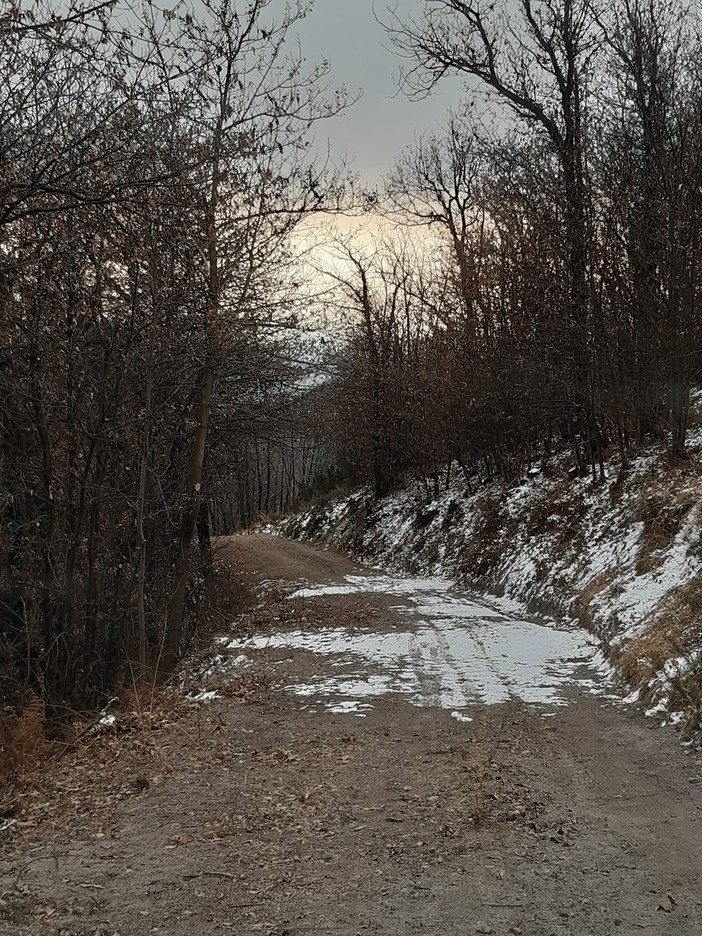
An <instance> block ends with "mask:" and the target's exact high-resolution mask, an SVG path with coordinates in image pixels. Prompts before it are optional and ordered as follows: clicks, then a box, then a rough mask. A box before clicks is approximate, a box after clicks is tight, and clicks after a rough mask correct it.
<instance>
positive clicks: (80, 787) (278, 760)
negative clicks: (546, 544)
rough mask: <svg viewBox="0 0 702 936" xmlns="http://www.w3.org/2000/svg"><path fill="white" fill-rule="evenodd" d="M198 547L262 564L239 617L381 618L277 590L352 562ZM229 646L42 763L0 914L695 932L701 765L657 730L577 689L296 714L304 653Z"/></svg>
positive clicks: (91, 923)
mask: <svg viewBox="0 0 702 936" xmlns="http://www.w3.org/2000/svg"><path fill="white" fill-rule="evenodd" d="M218 562H219V563H220V574H227V575H232V576H234V575H240V574H241V573H242V571H243V572H244V573H245V575H246V576H248V577H250V578H251V579H252V580H255V581H259V582H265V583H267V584H266V594H267V597H266V599H265V601H264V603H263V604H262V606H261V607H259V608H257V609H256V610H255V611H253V612H252V613H251V614H249V615H247V616H246V618H245V619H244V620H243V621H240V622H238V624H237V627H238V629H239V633H263V632H274V631H276V632H280V631H285V630H286V629H292V628H296V627H299V625H300V620H301V618H303V617H304V619H305V627H306V628H314V627H320V628H323V627H327V626H329V624H330V622H333V623H334V624H335V625H343V626H344V627H347V628H349V629H352V630H353V629H357V630H358V631H363V630H364V629H368V628H373V629H376V630H377V629H378V628H388V629H392V628H394V627H397V626H400V621H399V618H398V612H397V611H395V610H393V608H392V607H390V603H389V602H388V599H387V597H385V596H383V595H374V594H367V595H363V594H340V595H321V596H318V597H312V598H306V599H295V600H288V599H287V598H286V597H285V593H286V591H291V590H292V584H291V583H293V582H298V581H299V580H305V581H309V582H329V581H340V580H341V578H342V577H343V576H344V575H346V574H348V573H350V572H353V570H354V567H353V565H352V564H351V563H350V562H348V560H346V559H343V558H342V557H339V556H335V555H333V554H330V553H328V552H321V551H319V550H317V549H314V548H313V547H310V546H308V545H304V544H299V543H291V542H288V541H285V540H280V539H277V538H273V537H265V536H246V537H231V538H228V539H226V540H222V541H220V543H219V545H218ZM223 570H224V571H223ZM395 603H396V602H395ZM402 626H404V622H403V623H402ZM253 657H254V663H253V665H252V666H249V667H247V668H245V669H240V668H239V667H238V666H236V665H234V666H232V667H231V668H229V669H228V670H227V671H226V674H225V675H224V676H221V675H217V674H216V673H215V674H214V675H209V676H207V677H205V678H206V679H207V680H209V681H208V682H207V686H206V687H210V688H213V687H214V688H217V689H219V691H220V693H221V695H222V697H221V698H220V699H219V700H217V701H215V702H209V703H204V702H203V703H196V704H190V705H187V706H180V707H179V708H178V710H177V712H174V713H172V714H171V715H170V716H168V717H166V716H165V715H164V716H163V717H162V718H161V719H160V721H159V720H157V721H156V722H155V723H154V724H152V725H151V728H150V735H149V738H148V739H143V743H142V741H140V740H139V738H137V741H136V742H135V741H134V739H133V738H132V740H131V742H130V743H131V747H132V753H131V754H130V757H129V758H127V757H126V755H125V756H123V755H122V753H121V751H122V748H121V747H120V745H121V744H122V743H123V742H122V740H121V739H120V736H116V737H111V738H109V739H105V740H104V741H101V740H100V739H96V740H95V741H93V742H92V743H91V745H89V746H88V748H87V750H83V751H78V752H77V753H76V755H75V756H72V757H70V758H66V759H64V762H63V763H62V766H61V769H60V771H57V772H56V775H55V776H54V777H53V779H52V781H51V784H50V785H49V786H48V787H46V789H51V790H52V791H53V796H54V805H53V807H52V808H48V807H47V809H46V811H45V813H44V814H43V819H42V821H40V822H39V824H38V825H34V826H32V827H31V828H30V827H29V825H28V826H27V828H23V827H22V826H21V824H20V826H19V827H18V828H17V829H16V832H15V839H14V840H12V839H9V838H7V837H6V838H5V839H4V840H3V844H2V845H0V933H2V934H5V933H7V934H17V936H21V934H28V936H29V934H32V936H39V934H55V936H62V934H63V936H98V934H99V936H108V934H109V936H112V934H120V936H141V934H150V933H163V934H173V936H180V934H205V936H209V934H220V933H237V934H240V936H248V934H252V936H253V934H267V936H284V934H289V936H298V934H299V936H302V934H306V936H361V934H386V936H409V934H431V936H458V934H460V936H467V934H495V936H498V934H499V936H507V934H514V936H518V934H523V936H566V934H568V936H600V934H621V936H633V934H641V933H649V934H652V936H657V934H660V936H668V934H670V936H673V934H675V936H700V933H702V882H701V874H702V767H701V765H700V763H699V760H698V759H696V758H695V756H693V755H690V754H687V753H686V752H685V751H684V750H683V749H682V748H681V747H680V745H679V743H678V738H677V736H676V735H675V733H674V732H672V731H668V730H660V729H657V728H653V727H652V726H651V723H650V722H648V721H646V720H645V719H644V718H643V717H642V716H641V715H639V714H638V713H636V712H634V711H632V710H631V709H627V708H625V707H623V706H622V705H620V704H615V703H613V702H611V701H606V700H605V701H603V700H602V699H596V698H593V697H591V696H589V695H585V694H582V695H579V696H578V697H577V698H574V699H573V704H571V705H569V706H567V707H563V708H559V709H558V710H557V712H556V714H555V715H554V716H553V717H549V718H543V717H542V714H543V713H542V712H541V710H540V709H539V707H538V706H536V707H535V706H529V705H526V704H523V703H518V702H510V703H507V704H499V705H490V706H487V705H475V706H474V707H473V709H472V710H471V717H472V718H473V721H472V722H470V723H466V722H463V723H461V722H458V721H456V720H455V719H454V718H452V717H451V714H450V712H449V711H444V710H441V709H438V708H433V707H428V706H427V707H415V706H412V705H410V704H409V703H408V702H407V701H405V700H404V699H402V698H401V697H399V696H395V695H389V696H379V697H377V698H374V699H373V707H372V709H368V710H367V711H365V713H364V714H365V717H363V718H358V717H353V716H349V715H343V714H334V713H330V712H328V711H324V710H319V709H317V710H314V711H310V710H309V708H307V707H306V700H305V698H304V697H300V696H297V695H295V694H294V693H291V692H288V691H284V689H285V687H290V686H291V685H294V684H295V683H296V682H299V681H300V680H301V679H304V678H308V677H309V676H310V675H320V673H319V670H320V667H324V666H326V665H329V664H328V663H326V662H325V661H324V659H323V658H320V657H319V656H317V655H315V654H312V653H309V652H306V651H304V650H299V649H298V650H290V649H281V648H278V649H274V648H259V649H257V650H256V651H255V653H254V654H253ZM208 666H209V664H208V658H207V657H205V656H203V657H202V658H201V659H200V660H199V661H196V663H195V669H196V670H197V671H199V672H206V671H208ZM198 667H199V670H198ZM281 687H282V688H281ZM130 737H131V736H129V735H125V736H124V745H127V743H128V741H129V739H130ZM139 744H142V747H143V751H141V753H139V751H140V750H141V749H140V748H139ZM135 745H136V750H137V753H136V754H135V753H134V749H135ZM135 758H136V759H135ZM91 784H92V788H93V791H94V790H96V789H100V790H105V791H107V792H106V793H105V795H104V796H98V797H91V795H90V786H91ZM81 803H82V804H83V805H84V808H83V809H81Z"/></svg>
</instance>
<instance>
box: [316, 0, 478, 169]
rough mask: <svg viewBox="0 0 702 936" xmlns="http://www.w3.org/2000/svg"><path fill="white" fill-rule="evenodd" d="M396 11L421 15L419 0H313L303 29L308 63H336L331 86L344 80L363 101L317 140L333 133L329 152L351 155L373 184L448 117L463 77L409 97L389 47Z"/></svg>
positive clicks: (325, 128)
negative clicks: (388, 25)
mask: <svg viewBox="0 0 702 936" xmlns="http://www.w3.org/2000/svg"><path fill="white" fill-rule="evenodd" d="M389 3H392V4H393V6H394V7H396V8H397V11H398V13H404V12H405V11H408V12H413V13H414V14H415V16H416V17H419V16H420V15H421V9H422V7H423V6H424V4H423V2H422V0H375V3H374V2H373V0H314V8H313V9H312V12H311V13H310V14H309V16H308V17H307V19H306V20H304V21H303V22H302V23H301V24H300V25H299V28H298V32H299V36H300V41H301V43H302V51H303V54H304V55H305V56H306V57H307V59H308V60H309V61H310V62H311V61H318V60H320V59H322V58H327V59H329V60H330V61H331V65H332V74H331V84H332V85H342V84H344V85H346V87H347V88H348V90H349V91H350V92H351V93H353V92H354V91H356V90H358V89H363V97H362V99H361V100H360V101H359V102H358V103H357V104H355V105H354V106H353V107H352V108H351V109H350V110H349V111H347V112H346V113H345V114H343V115H341V116H340V117H339V118H337V119H335V120H333V121H329V122H326V123H324V124H323V125H322V126H321V127H320V128H319V129H318V131H317V140H318V143H319V144H322V145H323V144H324V143H325V141H326V138H327V137H328V138H329V140H330V141H331V145H332V154H333V156H334V157H335V158H336V159H338V158H340V157H342V156H343V155H344V153H347V154H348V156H349V158H350V159H353V167H354V169H355V170H356V171H357V172H358V173H359V175H360V177H361V181H362V182H363V183H364V184H366V185H368V186H373V185H376V184H377V183H378V182H379V180H380V176H381V175H382V174H384V173H385V172H386V171H387V170H388V169H389V168H390V165H391V164H392V162H393V160H394V158H395V157H396V156H397V155H398V154H399V153H400V152H401V150H402V149H403V147H405V146H407V145H409V144H411V143H412V142H413V140H414V138H415V136H418V135H420V134H422V133H424V132H426V131H427V130H431V129H437V128H438V127H439V126H440V125H441V124H442V123H444V122H445V119H446V116H447V113H448V110H449V108H450V107H455V106H456V105H457V104H458V103H459V101H460V100H461V98H462V96H463V87H462V83H461V81H460V79H456V78H447V79H445V81H444V83H443V84H442V85H441V88H440V89H439V90H438V91H437V92H435V93H434V94H433V95H432V96H431V97H430V98H429V99H427V100H424V101H419V102H413V101H409V100H408V99H407V98H406V97H405V96H404V95H403V94H402V92H400V91H399V90H398V87H397V82H396V80H395V78H396V75H397V72H398V69H399V67H400V64H401V60H400V59H399V57H398V56H397V55H394V54H393V52H392V51H391V49H390V40H389V39H388V37H387V35H386V33H385V30H384V29H383V28H382V26H381V25H380V24H379V23H378V22H376V19H375V17H374V15H373V8H374V6H375V11H376V13H377V16H378V18H379V19H381V20H384V21H386V22H387V21H388V19H389V16H388V5H389Z"/></svg>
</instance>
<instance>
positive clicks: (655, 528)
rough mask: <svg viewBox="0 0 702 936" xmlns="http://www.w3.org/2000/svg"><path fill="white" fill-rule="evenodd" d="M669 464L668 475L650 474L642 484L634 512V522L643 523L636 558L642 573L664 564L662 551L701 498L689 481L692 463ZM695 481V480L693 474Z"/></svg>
mask: <svg viewBox="0 0 702 936" xmlns="http://www.w3.org/2000/svg"><path fill="white" fill-rule="evenodd" d="M666 467H667V471H666V474H665V477H663V478H661V477H651V478H649V479H647V481H646V483H645V484H643V485H642V487H641V491H640V494H639V497H638V500H637V502H636V504H635V505H634V509H633V511H632V521H633V522H634V523H643V533H642V535H641V547H640V550H639V554H638V556H637V559H636V572H637V573H638V574H639V575H644V574H646V573H647V572H651V571H652V570H653V569H655V568H657V567H658V566H659V565H660V564H661V562H662V561H663V556H662V553H663V552H664V551H665V550H666V549H668V548H669V547H670V545H671V543H672V542H673V540H674V539H675V537H676V536H677V535H678V533H679V532H680V528H681V527H682V525H683V523H684V521H685V518H686V517H687V515H688V514H689V512H690V510H692V508H693V507H694V506H695V505H696V504H697V503H698V501H699V485H698V484H697V483H692V484H691V483H690V481H691V472H692V467H691V465H690V464H687V463H683V464H682V465H681V464H680V463H679V462H671V463H668V464H667V466H666ZM692 480H695V476H694V475H693V479H692Z"/></svg>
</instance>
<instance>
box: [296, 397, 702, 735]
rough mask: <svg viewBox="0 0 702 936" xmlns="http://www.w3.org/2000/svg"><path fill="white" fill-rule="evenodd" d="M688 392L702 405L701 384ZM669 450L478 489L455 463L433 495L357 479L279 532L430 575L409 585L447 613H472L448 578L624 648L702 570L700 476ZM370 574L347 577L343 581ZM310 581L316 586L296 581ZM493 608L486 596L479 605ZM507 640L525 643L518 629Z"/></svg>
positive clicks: (663, 708)
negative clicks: (577, 472)
mask: <svg viewBox="0 0 702 936" xmlns="http://www.w3.org/2000/svg"><path fill="white" fill-rule="evenodd" d="M693 405H694V406H697V407H698V409H700V410H702V391H700V392H699V393H697V394H693ZM701 447H702V420H700V425H699V426H695V427H694V428H693V429H692V430H691V431H690V434H689V448H690V450H691V451H692V452H693V453H698V452H699V450H700V448H701ZM662 454H663V453H662V450H656V449H649V450H645V451H644V453H643V454H640V455H639V456H636V457H632V459H631V461H630V463H629V465H628V466H627V468H626V472H625V474H624V477H623V479H620V478H619V477H618V474H619V467H618V466H617V465H615V464H613V465H610V466H608V475H609V476H608V478H607V480H606V481H604V482H602V483H598V484H593V483H592V481H591V480H590V479H588V478H584V479H583V478H576V479H574V480H568V478H567V470H566V468H567V465H566V463H565V461H562V462H561V463H559V462H558V461H552V462H551V464H550V465H549V466H546V465H540V466H538V467H535V468H534V469H532V470H531V471H529V472H527V474H528V475H529V476H528V478H527V477H525V478H524V479H523V480H522V481H521V482H520V483H516V484H514V483H513V484H511V485H510V484H506V483H501V482H496V483H494V484H493V485H492V486H488V487H483V488H480V489H479V490H477V491H475V492H474V493H471V494H469V493H468V492H467V490H466V485H465V482H464V480H463V479H462V478H461V477H460V476H459V472H457V471H454V472H453V478H452V481H451V483H450V485H449V487H448V490H442V491H441V492H440V493H439V494H438V496H436V497H433V498H432V499H427V496H426V492H425V490H424V487H423V485H421V484H420V483H419V482H417V483H413V484H410V485H409V486H408V487H406V488H405V489H404V490H401V491H399V492H397V493H396V494H392V495H390V496H388V497H386V498H385V499H384V500H382V501H381V502H379V503H378V504H375V503H374V502H373V500H372V497H371V494H370V492H369V491H368V490H360V491H356V492H355V493H354V494H352V495H351V496H349V497H347V498H345V499H343V500H339V501H337V502H334V503H331V504H329V505H327V506H326V507H323V508H320V507H317V508H312V509H311V510H310V511H307V512H306V513H303V514H300V515H298V516H297V517H292V518H290V519H289V520H287V521H284V522H283V524H282V525H281V527H280V528H279V529H278V532H280V533H282V534H284V535H290V536H293V537H299V538H309V539H312V540H313V541H316V542H321V543H322V544H324V545H328V546H330V547H332V548H338V549H342V550H345V551H349V546H350V544H354V545H353V551H355V554H356V556H357V558H360V559H361V560H362V561H368V562H372V563H373V564H377V565H380V566H382V567H384V568H386V569H388V570H389V571H390V572H391V573H400V574H405V573H407V572H410V573H411V574H412V575H414V576H416V577H417V579H418V580H419V579H421V580H423V581H424V583H425V584H424V585H418V584H417V582H415V583H414V585H413V586H412V587H415V586H417V587H419V590H420V591H423V592H424V593H423V595H422V600H423V602H424V604H425V607H426V609H427V613H432V614H435V615H436V617H437V618H439V619H442V620H446V619H448V618H450V617H453V618H459V617H461V615H462V614H463V616H464V617H465V616H468V617H470V615H471V613H472V612H471V611H470V609H469V608H468V607H467V605H466V604H465V599H463V602H464V603H463V604H462V605H461V607H463V608H464V609H465V612H463V611H461V610H460V608H459V607H456V603H455V602H454V601H453V600H452V598H451V595H450V588H449V585H448V584H447V583H448V582H453V583H459V584H461V585H464V586H467V587H468V588H470V589H472V590H473V591H475V592H479V593H480V594H481V597H482V596H485V600H486V601H488V602H489V604H490V605H491V606H492V607H493V608H497V609H499V611H500V612H502V613H503V614H506V615H509V616H510V617H513V618H519V619H523V618H527V617H533V616H534V615H537V616H538V617H539V619H543V620H544V621H553V620H554V619H555V620H558V621H560V622H561V623H563V624H568V625H571V626H572V625H576V624H579V625H583V624H584V625H586V626H587V627H588V628H589V630H590V631H591V632H592V633H593V634H594V635H595V636H596V637H597V638H598V640H599V642H600V643H601V644H602V645H603V646H604V647H606V648H610V647H611V648H615V647H616V648H618V649H620V650H621V649H626V648H627V647H628V646H629V645H631V642H632V641H634V640H636V639H638V638H640V637H642V636H643V635H645V634H646V632H647V631H648V629H649V627H650V626H651V625H652V624H653V623H655V622H659V621H660V622H663V624H664V625H665V621H666V616H667V614H668V608H669V604H670V602H671V600H672V599H673V598H674V597H675V596H676V595H677V594H678V592H679V590H680V588H681V587H683V586H686V585H688V584H689V583H694V582H695V581H696V580H699V578H700V576H702V498H701V497H700V493H702V484H700V482H699V481H698V480H697V472H696V469H695V467H694V465H695V463H694V461H693V462H691V463H688V466H687V467H686V465H681V466H678V467H677V468H676V467H672V468H671V467H670V466H669V465H668V466H666V463H665V460H664V458H663V457H662ZM694 457H696V455H695V456H694ZM690 466H692V467H690ZM491 516H492V521H491ZM668 520H669V521H670V523H669V527H670V531H671V532H670V533H669V534H666V535H665V536H664V537H663V538H662V539H661V541H660V545H657V541H656V539H655V537H652V536H651V529H650V527H655V526H656V524H657V523H658V522H659V521H668ZM647 524H648V525H649V526H648V527H647ZM664 525H665V524H664ZM401 581H402V580H400V579H398V578H393V575H392V574H391V575H387V576H384V577H381V580H377V581H376V584H375V587H377V588H379V589H381V590H384V591H386V592H388V593H390V594H391V595H397V597H398V598H399V599H403V600H406V599H407V597H408V595H407V593H406V592H405V591H404V586H403V585H402V584H401ZM366 584H367V583H364V582H362V581H358V582H356V583H353V582H347V583H345V584H344V585H342V586H338V591H337V592H336V593H338V594H343V593H350V592H351V591H353V590H354V589H355V588H359V589H363V588H365V587H366ZM315 593H318V590H317V589H315V587H314V586H311V587H309V588H305V589H302V590H299V591H298V593H297V594H298V595H299V596H300V597H303V596H305V595H313V594H315ZM459 604H461V603H460V602H459ZM432 606H433V607H432ZM496 613H497V612H495V611H487V610H486V609H483V612H482V617H483V618H485V615H486V614H493V615H494V614H496ZM532 636H533V634H532ZM495 639H496V640H497V638H495ZM530 639H531V638H530ZM583 639H586V638H584V637H583ZM510 640H511V641H513V642H514V645H515V646H523V644H524V641H522V642H521V644H520V640H521V637H520V631H519V628H517V629H516V630H513V632H512V637H511V638H510ZM497 642H498V643H499V640H498V641H497ZM537 644H538V641H537ZM700 659H702V646H699V647H697V648H696V649H695V648H694V647H693V648H692V650H690V649H689V648H688V647H686V649H685V657H684V658H682V657H681V658H680V659H678V660H673V661H671V662H670V665H665V666H664V667H662V669H661V670H660V671H659V672H658V673H657V674H655V675H654V677H653V678H652V680H651V681H650V683H649V685H648V686H647V687H646V689H647V697H648V699H649V702H648V705H649V712H651V714H652V716H655V717H658V716H659V715H662V714H663V713H665V712H670V707H671V704H672V699H673V698H674V694H673V692H672V688H673V687H672V683H673V680H675V679H676V678H677V677H679V676H680V675H681V674H684V673H686V672H688V671H689V670H690V667H691V665H693V663H694V665H695V666H696V667H699V666H700ZM677 697H678V698H679V694H678V696H677ZM630 698H632V699H633V696H630ZM637 698H638V697H637ZM672 714H673V715H674V718H673V720H677V721H680V720H681V716H680V713H677V714H675V713H672ZM668 720H669V721H670V717H669V718H668Z"/></svg>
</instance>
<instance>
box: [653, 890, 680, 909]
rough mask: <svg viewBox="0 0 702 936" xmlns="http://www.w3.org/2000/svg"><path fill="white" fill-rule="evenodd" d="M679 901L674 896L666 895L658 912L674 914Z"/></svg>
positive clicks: (659, 905)
mask: <svg viewBox="0 0 702 936" xmlns="http://www.w3.org/2000/svg"><path fill="white" fill-rule="evenodd" d="M676 904H677V901H676V900H675V898H674V897H673V895H672V894H666V895H665V897H664V898H663V899H662V900H661V902H660V903H659V904H658V906H657V907H656V910H662V911H663V912H664V913H672V912H673V910H674V909H675V907H676Z"/></svg>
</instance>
